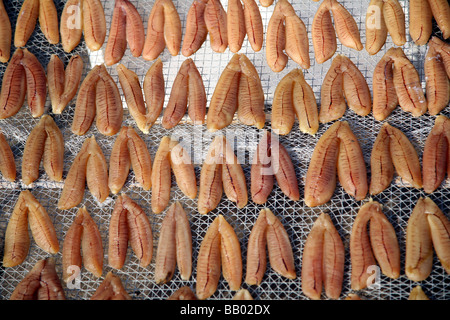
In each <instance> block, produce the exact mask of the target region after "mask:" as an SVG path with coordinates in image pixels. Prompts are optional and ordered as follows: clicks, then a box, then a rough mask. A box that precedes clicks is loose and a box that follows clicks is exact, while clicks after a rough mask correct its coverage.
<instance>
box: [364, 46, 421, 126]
mask: <svg viewBox="0 0 450 320" xmlns="http://www.w3.org/2000/svg"><path fill="white" fill-rule="evenodd" d="M372 86H373V116H374V118H375V119H376V120H379V121H382V120H385V119H386V118H387V117H388V116H389V115H390V114H391V113H392V111H393V110H394V109H395V108H396V107H397V105H400V107H401V108H402V109H403V110H404V111H405V112H410V113H411V114H412V115H413V116H414V117H419V116H421V115H423V114H425V113H426V112H427V109H428V107H427V100H426V98H425V94H424V92H423V89H422V83H421V81H420V78H419V73H418V72H417V70H416V68H415V67H414V65H413V64H412V63H411V61H410V60H409V59H408V58H407V57H406V56H405V54H404V52H403V50H402V49H401V48H390V49H389V50H388V51H387V52H386V53H385V54H384V56H383V57H382V58H381V60H380V61H379V62H378V63H377V65H376V66H375V70H374V72H373V84H372Z"/></svg>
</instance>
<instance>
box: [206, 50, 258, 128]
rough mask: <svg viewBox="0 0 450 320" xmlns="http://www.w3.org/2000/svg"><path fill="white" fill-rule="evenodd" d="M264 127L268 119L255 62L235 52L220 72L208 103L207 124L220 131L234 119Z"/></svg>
mask: <svg viewBox="0 0 450 320" xmlns="http://www.w3.org/2000/svg"><path fill="white" fill-rule="evenodd" d="M236 111H237V116H238V119H239V121H240V122H242V123H243V124H245V125H248V126H255V127H256V128H258V129H262V128H263V127H264V125H265V122H266V115H265V112H264V91H263V89H262V85H261V79H260V78H259V74H258V72H257V71H256V68H255V66H254V65H253V63H252V62H251V61H250V60H249V59H248V58H247V56H245V55H244V54H237V53H236V54H234V55H233V57H232V58H231V60H230V62H229V63H228V65H227V66H226V67H225V69H224V70H223V72H222V74H221V75H220V78H219V81H218V83H217V85H216V88H215V89H214V93H213V96H212V98H211V102H210V104H209V109H208V115H207V119H206V126H207V128H208V130H209V131H210V132H215V131H217V130H221V129H223V128H225V127H227V126H228V125H230V124H231V123H232V121H233V118H234V114H235V113H236Z"/></svg>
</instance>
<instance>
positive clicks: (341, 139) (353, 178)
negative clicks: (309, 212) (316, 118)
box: [305, 121, 368, 207]
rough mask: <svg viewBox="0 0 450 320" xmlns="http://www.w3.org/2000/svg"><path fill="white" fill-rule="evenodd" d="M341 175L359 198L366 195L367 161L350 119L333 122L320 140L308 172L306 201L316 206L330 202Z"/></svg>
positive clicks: (347, 187)
mask: <svg viewBox="0 0 450 320" xmlns="http://www.w3.org/2000/svg"><path fill="white" fill-rule="evenodd" d="M337 177H338V178H339V182H340V184H341V186H342V187H343V189H344V190H345V191H346V192H347V193H348V194H349V195H350V196H352V197H354V198H355V199H356V200H357V201H360V200H362V199H364V198H365V197H366V195H367V191H368V183H367V171H366V163H365V162H364V158H363V154H362V150H361V146H360V145H359V142H358V139H357V138H356V136H355V135H354V133H353V132H352V130H351V128H350V126H349V124H348V122H347V121H337V122H335V123H334V124H332V125H331V126H330V127H329V128H328V130H327V131H326V132H325V133H324V134H323V135H322V137H320V139H319V141H318V142H317V144H316V147H315V149H314V152H313V154H312V157H311V161H310V164H309V167H308V171H307V173H306V181H305V204H306V205H307V206H308V207H315V206H319V205H322V204H324V203H326V202H328V201H329V200H330V199H331V197H332V196H333V193H334V190H335V188H336V182H337Z"/></svg>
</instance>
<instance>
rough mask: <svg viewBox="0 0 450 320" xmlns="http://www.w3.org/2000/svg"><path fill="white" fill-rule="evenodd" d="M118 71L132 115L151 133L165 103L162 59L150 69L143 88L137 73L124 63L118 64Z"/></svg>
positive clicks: (140, 125) (142, 129) (144, 129)
mask: <svg viewBox="0 0 450 320" xmlns="http://www.w3.org/2000/svg"><path fill="white" fill-rule="evenodd" d="M117 73H118V75H119V82H120V85H121V87H122V91H123V94H124V96H125V101H126V103H127V105H128V110H129V112H130V114H131V116H132V117H133V119H134V120H135V121H136V125H137V126H138V128H139V129H140V130H141V131H142V132H143V133H145V134H147V133H149V131H150V128H151V127H152V126H153V124H154V123H155V122H156V120H157V118H158V117H159V115H160V114H161V111H162V109H163V105H164V96H165V92H164V90H165V88H164V77H163V63H162V61H161V59H157V60H156V61H155V62H154V63H153V64H152V66H151V67H150V68H149V69H148V71H147V73H146V75H145V77H144V83H143V88H142V87H141V85H140V82H139V78H138V76H137V74H136V73H135V72H134V71H132V70H130V69H127V68H126V67H125V66H124V65H122V64H119V65H118V66H117ZM142 90H143V91H144V93H142Z"/></svg>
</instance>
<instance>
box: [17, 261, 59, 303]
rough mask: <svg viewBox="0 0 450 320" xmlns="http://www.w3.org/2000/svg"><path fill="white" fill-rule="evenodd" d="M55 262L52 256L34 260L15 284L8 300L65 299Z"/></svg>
mask: <svg viewBox="0 0 450 320" xmlns="http://www.w3.org/2000/svg"><path fill="white" fill-rule="evenodd" d="M55 263H56V262H55V259H54V258H48V259H42V260H39V261H38V262H36V264H35V265H34V267H33V268H32V269H31V270H30V271H29V272H28V274H27V275H26V276H25V278H23V279H22V281H20V282H19V284H18V285H17V286H16V288H15V289H14V291H13V293H12V294H11V296H10V298H9V300H66V296H65V294H64V289H63V287H62V284H61V281H60V279H59V276H58V274H57V273H56V268H55Z"/></svg>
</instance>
